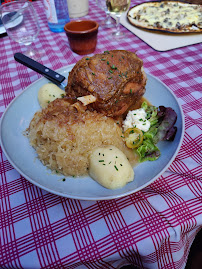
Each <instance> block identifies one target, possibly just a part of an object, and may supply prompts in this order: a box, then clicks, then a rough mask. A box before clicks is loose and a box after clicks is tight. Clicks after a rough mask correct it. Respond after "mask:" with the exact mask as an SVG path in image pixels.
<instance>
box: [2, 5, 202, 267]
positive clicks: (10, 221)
mask: <svg viewBox="0 0 202 269" xmlns="http://www.w3.org/2000/svg"><path fill="white" fill-rule="evenodd" d="M134 2H135V3H140V2H141V1H132V4H131V5H133V4H134ZM33 4H34V7H35V9H36V10H37V13H38V17H39V22H40V26H41V30H40V33H39V36H38V38H37V40H36V41H35V42H34V44H33V47H35V48H37V49H40V50H43V51H44V52H45V56H44V57H43V58H42V59H41V62H42V63H43V64H44V65H46V66H48V67H50V68H52V69H54V70H56V69H58V68H61V67H64V66H67V65H69V64H72V63H76V62H77V61H78V60H79V59H81V57H82V56H79V55H76V54H75V53H73V52H72V51H71V50H70V48H69V44H68V41H67V37H66V35H65V33H60V34H56V33H52V32H51V31H49V29H48V26H47V22H46V16H45V13H44V8H43V2H42V1H35V2H33ZM104 15H105V14H104V12H103V11H102V10H101V9H99V7H98V6H97V5H96V3H95V1H90V9H89V14H88V15H87V16H86V17H85V18H91V19H95V20H96V21H98V22H100V21H101V20H102V19H103V18H104ZM121 29H122V30H123V31H124V32H125V33H127V38H125V39H123V40H121V41H120V42H117V41H115V40H113V41H112V40H109V39H108V34H107V32H106V30H105V29H103V28H102V27H100V28H99V33H98V43H97V48H96V51H95V53H101V52H103V51H104V50H111V49H124V50H130V51H133V52H135V51H136V52H137V55H138V56H139V57H140V58H141V59H142V60H143V62H144V68H145V70H146V72H148V73H150V74H152V75H154V76H155V77H157V78H158V79H160V80H161V81H162V82H164V83H165V84H166V85H167V86H168V87H169V88H170V89H171V91H172V92H173V93H174V94H175V96H176V97H177V99H178V101H179V103H180V105H181V107H182V109H183V112H184V116H185V135H184V139H183V143H182V146H181V148H180V151H179V153H178V154H177V156H176V158H175V160H174V161H173V163H172V164H171V165H170V167H169V168H168V170H167V171H166V172H164V173H163V174H162V175H161V176H160V177H159V178H158V179H157V180H156V181H155V182H153V183H152V184H151V185H149V186H148V187H146V188H144V189H143V190H141V191H139V192H137V193H135V194H132V195H128V196H126V197H124V198H120V199H114V200H108V201H80V200H73V199H67V198H64V197H60V196H56V195H53V194H51V193H48V192H46V191H44V190H42V189H40V188H38V187H36V186H34V185H32V184H31V183H30V182H28V181H27V180H25V179H24V178H23V177H22V176H21V175H20V174H19V173H18V172H17V171H16V170H15V169H14V168H13V167H12V166H11V164H10V163H9V162H8V160H7V159H6V157H5V155H4V153H3V152H2V149H0V167H1V169H0V174H1V200H0V201H1V221H0V226H1V230H0V231H1V234H0V237H1V248H0V267H1V268H46V269H47V268H102V269H103V268H119V267H120V266H121V264H122V265H123V264H127V263H128V264H129V263H131V264H134V265H137V266H139V267H140V268H171V269H174V268H179V269H180V268H184V267H185V264H186V260H187V256H188V253H189V249H190V246H191V244H192V242H193V239H194V237H195V235H196V233H197V232H198V231H199V229H200V228H201V227H202V206H201V205H202V155H201V152H202V117H201V116H202V105H201V104H202V103H201V101H202V45H201V44H197V45H191V46H187V47H183V48H179V49H175V50H171V51H167V52H158V51H155V50H154V49H152V48H151V47H149V46H148V45H147V44H146V43H144V42H143V41H142V40H140V39H139V38H138V37H136V36H135V35H134V34H132V33H130V32H129V31H128V30H127V29H125V28H124V27H121ZM24 49H25V48H24V47H23V46H20V45H19V44H17V43H15V42H14V41H12V40H11V39H9V37H8V36H4V37H2V38H0V81H1V84H0V115H1V116H2V114H3V112H4V111H5V109H6V107H7V106H8V105H9V103H10V102H11V101H12V100H13V99H14V98H15V97H16V96H18V95H19V94H20V93H21V92H22V91H23V90H24V89H25V88H26V87H27V86H28V85H30V84H31V83H33V82H34V81H36V80H37V79H38V78H40V77H41V76H40V75H39V74H37V73H35V72H34V71H32V70H30V69H28V68H26V67H24V66H22V65H20V64H18V63H17V62H15V60H14V58H13V54H14V53H15V52H19V51H24Z"/></svg>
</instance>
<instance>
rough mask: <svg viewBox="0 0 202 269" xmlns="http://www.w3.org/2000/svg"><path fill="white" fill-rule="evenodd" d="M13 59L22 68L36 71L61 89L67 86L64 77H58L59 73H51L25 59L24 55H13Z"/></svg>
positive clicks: (45, 68) (42, 66) (32, 61)
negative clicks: (22, 66)
mask: <svg viewBox="0 0 202 269" xmlns="http://www.w3.org/2000/svg"><path fill="white" fill-rule="evenodd" d="M14 58H15V60H16V61H17V62H19V63H21V64H23V65H24V66H26V67H28V68H30V69H32V70H34V71H36V72H37V73H39V74H41V75H42V76H44V77H45V78H47V79H48V80H50V81H51V82H53V83H54V84H57V85H59V86H62V88H63V89H65V87H66V86H67V82H68V81H67V79H66V77H64V76H62V75H60V74H59V73H57V72H55V71H53V70H52V69H50V68H49V67H46V66H45V65H42V64H40V63H39V62H37V61H35V60H33V59H31V58H29V57H27V56H26V55H24V54H22V53H20V52H17V53H15V54H14Z"/></svg>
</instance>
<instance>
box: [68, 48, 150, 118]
mask: <svg viewBox="0 0 202 269" xmlns="http://www.w3.org/2000/svg"><path fill="white" fill-rule="evenodd" d="M142 66H143V62H142V60H140V59H139V58H138V57H137V55H136V54H135V53H132V52H130V51H125V50H112V51H106V52H104V53H102V54H96V55H94V56H93V57H84V58H82V59H81V60H80V61H78V62H77V63H76V65H75V66H74V68H73V69H72V71H71V72H70V74H69V78H68V85H67V87H66V92H67V96H68V97H80V96H85V95H89V94H92V95H94V96H95V97H96V102H95V103H92V104H90V105H89V106H88V108H89V109H92V110H97V111H98V112H101V113H103V114H105V115H108V116H119V115H122V114H123V113H124V112H125V111H126V110H127V109H128V108H129V107H130V106H131V105H133V104H135V103H136V102H137V101H138V100H139V99H140V98H141V97H142V95H143V94H144V92H145V84H146V76H145V73H144V71H143V69H142Z"/></svg>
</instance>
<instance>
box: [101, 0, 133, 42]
mask: <svg viewBox="0 0 202 269" xmlns="http://www.w3.org/2000/svg"><path fill="white" fill-rule="evenodd" d="M130 2H131V0H106V5H107V8H108V10H109V12H110V13H111V14H114V15H116V31H115V32H113V33H112V34H111V37H113V39H117V40H120V39H122V38H123V37H124V36H125V34H124V33H123V32H121V29H120V18H121V15H122V13H124V12H126V11H127V10H128V9H129V7H130Z"/></svg>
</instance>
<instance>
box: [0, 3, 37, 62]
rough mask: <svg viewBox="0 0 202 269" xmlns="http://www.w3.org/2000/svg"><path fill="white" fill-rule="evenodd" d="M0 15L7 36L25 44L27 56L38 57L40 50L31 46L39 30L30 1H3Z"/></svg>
mask: <svg viewBox="0 0 202 269" xmlns="http://www.w3.org/2000/svg"><path fill="white" fill-rule="evenodd" d="M0 15H1V20H2V22H3V25H4V27H5V29H6V32H7V34H8V36H9V37H10V38H11V39H12V40H14V41H16V42H18V43H19V44H23V45H25V46H27V50H26V52H25V54H26V55H27V56H28V57H31V58H33V59H36V60H37V59H39V58H40V57H41V54H40V52H39V51H35V50H34V49H33V48H32V47H31V44H32V42H33V41H34V40H35V39H36V37H37V36H38V33H39V30H40V28H39V23H38V20H37V15H36V13H35V10H34V8H33V5H32V3H31V2H29V1H26V0H19V1H12V2H8V3H5V4H3V5H1V7H0Z"/></svg>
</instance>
